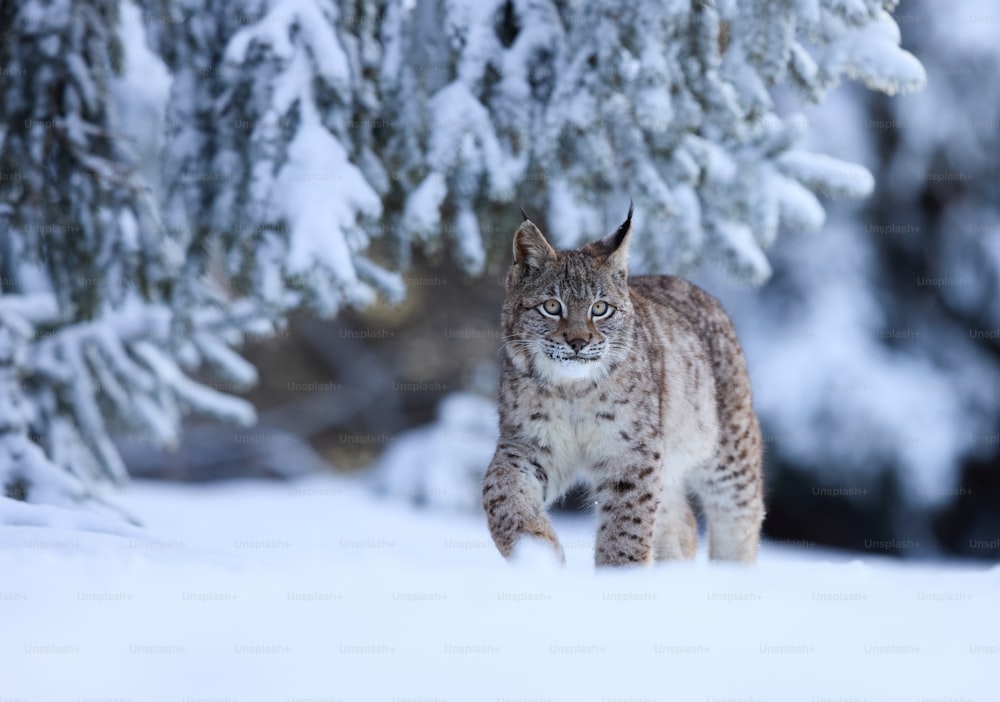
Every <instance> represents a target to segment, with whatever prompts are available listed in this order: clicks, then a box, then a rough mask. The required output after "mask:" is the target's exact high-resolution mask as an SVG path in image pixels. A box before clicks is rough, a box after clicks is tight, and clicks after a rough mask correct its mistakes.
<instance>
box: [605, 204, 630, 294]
mask: <svg viewBox="0 0 1000 702" xmlns="http://www.w3.org/2000/svg"><path fill="white" fill-rule="evenodd" d="M631 239H632V202H631V201H629V203H628V216H626V217H625V221H624V222H622V223H621V226H619V227H618V229H616V230H615V233H614V234H612V235H611V236H609V237H606V238H605V239H602V240H601V246H602V248H603V249H604V250H605V251H606V252H607V259H605V262H604V263H605V265H606V266H608V267H609V268H611V269H612V270H613V271H614V272H616V273H621V274H622V275H623V276H625V277H628V245H629V242H630V241H631Z"/></svg>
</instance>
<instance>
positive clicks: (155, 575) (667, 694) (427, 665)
mask: <svg viewBox="0 0 1000 702" xmlns="http://www.w3.org/2000/svg"><path fill="white" fill-rule="evenodd" d="M118 502H119V503H120V504H122V505H123V506H125V507H126V508H127V509H129V510H130V511H131V512H132V513H133V514H135V515H138V516H141V518H142V519H143V520H144V522H145V524H146V527H147V528H146V530H145V532H147V533H145V534H142V533H141V532H139V531H136V532H134V533H131V534H130V533H128V531H127V530H126V531H125V532H124V533H123V534H112V533H98V532H94V531H80V530H76V529H70V528H65V529H61V528H50V527H39V526H30V525H24V526H17V525H8V526H4V527H0V627H2V631H3V636H2V637H0V702H50V701H56V700H73V701H74V702H98V701H100V702H111V701H112V700H114V701H118V702H121V701H125V700H130V701H132V702H147V701H155V700H173V701H176V702H196V701H197V702H208V701H212V702H249V701H252V700H262V701H263V700H269V701H276V702H296V701H298V702H305V701H307V700H308V701H312V702H319V701H322V702H332V701H334V700H338V701H344V702H347V701H350V700H362V701H367V700H386V701H387V702H404V701H412V700H423V701H429V700H439V701H440V700H449V701H455V702H466V701H470V700H490V701H496V702H504V701H513V700H520V701H522V702H523V701H525V700H533V701H535V702H538V701H541V700H550V701H555V700H568V701H573V702H577V701H585V700H594V701H597V702H611V701H612V700H644V701H649V700H663V701H666V700H671V701H673V700H681V701H683V700H705V701H707V702H720V701H722V700H730V701H736V700H739V701H748V700H759V701H765V700H789V701H791V700H795V701H797V702H801V701H803V700H805V701H811V702H820V701H832V700H841V701H844V700H870V701H871V702H881V701H883V700H913V701H915V702H921V701H922V702H929V701H931V700H949V701H954V700H965V701H975V702H978V701H986V700H995V699H997V697H996V696H997V694H998V689H1000V688H998V683H997V681H996V675H995V671H996V669H997V665H998V662H1000V633H998V632H1000V626H998V623H1000V568H997V567H993V568H988V567H982V566H979V567H971V566H964V565H961V564H951V563H949V564H939V565H936V566H934V567H931V566H929V565H927V564H923V565H908V564H901V563H899V562H896V561H890V560H887V559H875V558H867V559H864V560H857V559H855V558H854V557H853V556H845V555H844V554H839V553H835V552H826V551H822V550H820V549H816V548H810V547H809V546H808V545H806V546H805V547H798V548H789V547H785V546H781V545H776V544H769V545H767V546H766V547H765V548H764V549H763V552H762V555H761V559H760V563H759V565H758V566H757V568H756V569H752V570H749V569H741V568H737V567H725V566H719V565H714V564H712V565H710V564H708V563H706V562H704V561H703V560H700V561H698V562H696V563H694V564H672V565H663V566H657V567H654V568H652V569H649V570H643V571H628V572H611V573H606V572H601V573H595V572H594V570H593V568H592V566H591V560H590V559H591V554H590V551H591V548H592V531H593V527H592V525H591V524H590V523H589V520H588V519H581V518H575V519H566V520H562V521H559V522H558V523H557V529H558V531H559V533H560V536H561V538H562V539H563V542H564V545H565V546H566V552H567V558H568V564H567V567H566V568H565V569H562V570H559V569H555V568H550V567H545V566H543V565H528V564H522V565H519V566H513V567H512V566H509V565H507V564H506V563H504V562H503V561H502V559H501V558H500V556H499V555H498V554H497V552H496V551H495V549H494V547H493V545H492V543H491V542H490V540H489V535H488V533H487V531H486V528H485V522H484V520H483V519H481V518H476V517H474V516H469V515H466V514H461V515H454V516H449V515H447V514H443V513H441V512H437V513H434V512H427V511H419V510H417V509H415V508H413V507H411V506H409V505H406V504H404V503H402V502H399V501H394V500H391V499H387V498H385V499H383V498H378V497H373V496H372V494H371V492H370V491H369V490H367V489H365V488H363V487H361V486H360V485H357V484H355V483H352V482H348V481H345V480H337V479H333V478H324V479H309V480H308V481H306V482H299V483H294V484H274V483H271V484H262V483H233V484H226V485H217V486H214V487H198V488H192V487H184V486H181V487H178V486H171V485H162V484H152V483H137V484H135V485H133V486H132V487H131V488H129V489H128V490H127V491H126V492H125V493H124V494H123V495H121V496H120V497H119V498H118ZM10 514H11V513H10V512H9V511H8V513H7V516H8V521H15V522H16V521H18V519H17V518H16V515H15V518H13V519H11V518H10ZM26 514H27V513H26ZM48 521H51V520H48ZM90 526H91V528H93V527H94V526H99V524H91V525H90Z"/></svg>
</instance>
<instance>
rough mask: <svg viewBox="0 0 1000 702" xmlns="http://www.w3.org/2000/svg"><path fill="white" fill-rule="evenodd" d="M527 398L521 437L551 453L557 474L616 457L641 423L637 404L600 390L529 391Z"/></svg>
mask: <svg viewBox="0 0 1000 702" xmlns="http://www.w3.org/2000/svg"><path fill="white" fill-rule="evenodd" d="M525 395H526V396H525V397H524V400H525V401H526V406H527V407H528V408H529V411H528V412H526V413H525V414H524V416H523V417H522V422H521V427H522V431H523V434H524V436H525V438H526V439H528V440H529V441H531V442H532V443H535V444H536V445H538V446H543V447H546V448H547V449H548V450H549V454H548V457H549V460H550V462H551V464H552V467H553V468H555V469H556V470H559V471H562V470H569V471H574V472H575V471H579V470H581V469H582V470H587V469H588V468H589V467H591V466H593V465H595V464H597V463H600V462H602V461H606V460H607V459H609V458H611V457H613V456H615V455H620V454H621V453H622V452H623V451H626V450H628V448H629V445H630V444H631V443H632V440H633V437H632V434H633V433H637V430H638V428H639V426H638V425H639V424H642V423H644V422H642V421H641V420H640V419H639V414H640V412H639V411H638V405H639V404H641V403H640V402H635V403H633V402H631V401H626V400H624V399H623V398H620V397H616V396H615V395H614V394H613V393H611V392H608V391H602V390H600V389H590V390H584V391H577V392H573V391H572V390H566V389H563V390H561V391H555V392H552V391H545V390H543V389H532V391H529V392H527V393H525ZM647 416H648V415H647ZM649 419H651V418H649ZM645 423H648V419H647V422H645ZM650 428H651V427H650Z"/></svg>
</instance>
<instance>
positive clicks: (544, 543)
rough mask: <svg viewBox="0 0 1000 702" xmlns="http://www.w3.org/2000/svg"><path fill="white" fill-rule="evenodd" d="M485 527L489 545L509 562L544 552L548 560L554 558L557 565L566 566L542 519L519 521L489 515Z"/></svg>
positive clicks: (550, 526) (551, 531)
mask: <svg viewBox="0 0 1000 702" xmlns="http://www.w3.org/2000/svg"><path fill="white" fill-rule="evenodd" d="M489 523H490V533H491V534H492V536H493V542H494V543H495V544H496V545H497V548H498V549H499V550H500V553H501V554H503V557H504V558H506V559H508V560H512V561H514V560H520V559H522V558H532V557H531V556H530V555H528V554H530V553H537V552H538V551H544V552H545V553H546V556H547V557H548V558H550V559H551V558H552V557H553V556H555V558H556V559H557V560H558V561H559V563H565V562H566V556H565V555H564V554H563V549H562V545H560V543H559V538H558V537H557V536H556V533H555V531H553V530H552V525H551V524H550V523H549V520H548V519H546V518H545V516H544V515H542V516H528V517H523V516H515V515H511V514H505V515H492V514H491V515H490V519H489ZM520 554H524V555H520ZM532 560H533V559H532Z"/></svg>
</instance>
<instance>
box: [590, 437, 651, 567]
mask: <svg viewBox="0 0 1000 702" xmlns="http://www.w3.org/2000/svg"><path fill="white" fill-rule="evenodd" d="M649 459H650V456H647V455H645V453H643V454H635V455H631V456H625V457H623V458H622V459H621V464H620V465H605V466H603V467H601V469H600V473H601V474H603V475H604V476H606V477H605V478H604V479H603V480H602V481H601V482H599V483H598V485H597V502H598V517H599V520H600V526H598V528H597V545H596V547H595V552H594V556H595V561H596V563H597V565H598V566H620V565H645V564H649V563H652V562H653V545H654V537H655V534H656V515H657V512H658V510H659V507H660V490H661V488H660V480H661V476H660V473H659V471H657V470H656V466H655V465H654V464H653V463H652V461H651V460H649Z"/></svg>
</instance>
